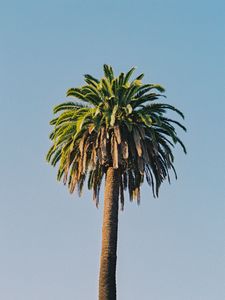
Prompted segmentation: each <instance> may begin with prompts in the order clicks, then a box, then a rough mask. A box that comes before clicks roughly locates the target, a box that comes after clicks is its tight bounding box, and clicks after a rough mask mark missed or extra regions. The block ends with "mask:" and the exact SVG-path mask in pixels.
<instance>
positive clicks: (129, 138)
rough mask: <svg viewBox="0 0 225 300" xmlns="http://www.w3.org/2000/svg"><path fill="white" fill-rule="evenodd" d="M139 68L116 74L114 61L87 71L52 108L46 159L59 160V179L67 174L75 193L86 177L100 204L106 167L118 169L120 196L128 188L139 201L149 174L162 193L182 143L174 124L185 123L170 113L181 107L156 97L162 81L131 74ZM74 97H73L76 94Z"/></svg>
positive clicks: (65, 178)
mask: <svg viewBox="0 0 225 300" xmlns="http://www.w3.org/2000/svg"><path fill="white" fill-rule="evenodd" d="M134 70H135V68H132V69H131V70H130V71H129V72H128V73H126V74H125V73H121V74H120V75H119V76H118V77H115V76H114V73H113V69H112V67H111V66H108V65H104V77H103V78H101V79H100V80H98V79H96V78H94V77H93V76H91V75H88V74H86V75H84V80H85V84H84V85H83V86H81V87H77V88H71V89H69V90H68V92H67V96H69V97H72V99H71V100H70V101H69V102H64V103H62V104H59V105H57V106H56V107H55V108H54V110H53V111H54V113H55V114H58V116H57V117H56V118H55V119H53V120H52V121H51V122H50V124H51V125H53V126H54V128H53V131H52V133H51V134H50V139H51V140H52V143H53V144H52V146H51V148H50V150H49V152H48V154H47V161H49V162H51V164H52V165H53V166H55V165H56V164H57V163H58V165H59V167H58V175H57V179H58V180H61V179H62V180H63V182H64V184H67V185H68V188H69V190H70V192H71V193H72V192H73V191H74V190H75V188H76V187H77V190H78V192H79V194H81V192H82V188H83V184H84V182H85V179H86V178H88V180H87V182H88V188H89V189H92V190H93V198H94V200H95V202H96V205H98V202H99V191H100V185H101V181H102V178H103V175H104V173H105V172H106V170H107V168H108V167H110V166H111V167H113V168H115V169H119V170H120V172H119V173H120V202H121V205H122V207H123V204H124V195H123V191H124V190H126V189H127V188H128V191H129V196H130V200H137V201H138V203H139V201H140V186H141V184H142V183H143V182H144V179H146V181H147V183H148V184H149V185H150V186H151V187H152V193H153V196H154V197H155V196H158V192H159V187H160V185H161V183H162V182H163V181H164V180H165V179H168V181H170V176H169V172H170V170H172V171H173V172H174V174H175V177H176V171H175V168H174V156H173V152H172V149H173V147H174V146H175V144H177V143H178V144H180V145H181V147H182V148H183V150H184V152H185V153H186V149H185V146H184V145H183V143H182V141H181V140H180V139H179V138H178V136H177V133H176V128H175V126H178V127H181V128H182V129H183V130H186V129H185V127H184V126H183V125H182V124H181V123H179V122H178V121H176V120H174V119H171V117H170V116H167V114H168V112H169V111H172V112H175V113H176V114H178V115H179V116H180V117H181V118H184V115H183V113H182V112H181V111H180V110H178V109H177V108H175V107H174V106H172V105H170V104H167V103H161V102H159V103H158V102H155V101H156V100H160V99H161V98H162V97H165V96H164V95H162V93H163V92H164V88H163V87H162V86H161V85H159V84H144V83H142V79H143V77H144V74H141V75H139V76H137V77H136V78H134V79H133V80H130V78H131V76H132V74H133V72H134ZM73 98H75V99H74V100H73Z"/></svg>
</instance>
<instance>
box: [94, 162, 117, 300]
mask: <svg viewBox="0 0 225 300" xmlns="http://www.w3.org/2000/svg"><path fill="white" fill-rule="evenodd" d="M118 198H119V170H118V169H113V168H112V167H110V168H108V170H107V172H106V183H105V194H104V213H103V226H102V253H101V262H100V275H99V300H115V299H116V259H117V256H116V251H117V229H118Z"/></svg>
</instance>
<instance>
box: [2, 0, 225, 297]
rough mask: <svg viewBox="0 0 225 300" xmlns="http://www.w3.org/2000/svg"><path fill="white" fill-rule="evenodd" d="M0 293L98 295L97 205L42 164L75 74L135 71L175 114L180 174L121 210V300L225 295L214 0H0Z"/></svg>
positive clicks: (223, 43) (224, 77) (222, 102)
mask: <svg viewBox="0 0 225 300" xmlns="http://www.w3.org/2000/svg"><path fill="white" fill-rule="evenodd" d="M0 40H1V43H0V51H1V55H0V82H1V89H0V101H1V113H0V115H1V117H0V129H1V132H2V135H1V136H2V139H1V150H0V151H1V155H0V166H1V170H0V241H1V246H0V266H1V267H0V299H4V300H40V299H41V300H64V299H67V300H72V299H73V300H92V299H93V300H94V299H97V287H98V270H99V255H100V246H101V223H102V204H103V203H102V201H101V205H100V208H99V209H96V208H95V206H94V204H93V202H92V200H91V194H90V193H89V192H88V191H85V193H84V195H83V197H82V198H78V196H77V195H76V194H74V195H72V196H71V195H69V193H68V191H67V189H66V188H65V187H64V186H63V185H62V184H60V183H57V182H56V170H55V169H53V168H51V167H50V166H49V165H48V164H47V163H46V162H45V154H46V152H47V150H48V148H49V146H50V142H49V140H48V134H49V132H50V126H49V120H50V119H51V118H52V107H53V106H54V105H56V104H58V103H60V102H62V101H64V100H65V92H66V90H67V89H68V88H70V87H75V86H79V85H80V84H82V82H83V78H82V75H83V74H85V73H91V74H93V75H94V76H101V75H102V65H103V64H104V63H108V64H112V65H113V66H114V68H115V70H116V72H120V71H127V70H128V69H129V68H131V67H132V66H137V73H136V74H139V73H142V72H144V73H145V81H144V82H152V83H161V84H162V85H163V86H164V87H165V88H166V94H167V101H168V102H169V103H171V104H173V105H175V106H177V107H178V108H180V109H181V110H182V111H183V112H184V113H185V116H186V119H185V125H186V126H187V128H188V132H187V134H184V133H182V132H180V134H181V137H182V139H183V140H184V142H185V144H186V145H187V149H188V155H186V156H185V155H184V154H183V153H182V151H181V149H180V148H179V147H178V148H177V149H176V151H175V154H176V161H175V166H176V169H177V171H178V180H177V181H176V180H173V181H172V184H171V185H168V184H167V183H165V184H164V185H163V186H162V188H161V192H160V197H159V199H153V197H152V196H151V192H150V190H149V189H148V187H147V186H145V185H144V186H143V190H142V201H141V205H140V206H139V207H138V206H137V205H136V203H130V202H129V200H128V198H127V201H126V203H125V211H124V212H120V214H119V218H120V221H119V244H118V269H117V282H118V300H120V299H121V300H138V299H141V300H149V299H154V300H224V299H225V285H224V282H225V238H224V227H225V218H224V211H225V201H224V200H225V172H224V169H225V158H224V149H225V138H224V131H225V130H224V129H225V121H224V111H225V2H224V1H223V0H221V1H219V0H215V1H207V0H206V1H203V0H199V1H196V0H189V1H178V0H164V1H162V0H161V1H160V0H159V1H157V0H148V1H147V0H142V1H141V0H140V1H128V0H120V1H118V0H114V1H109V0H104V1H103V0H95V1H85V0H83V1H76V0H75V1H69V0H65V1H57V0H55V1H47V0H46V1H43V0H39V1H25V0H21V1H6V0H5V1H4V0H2V1H0Z"/></svg>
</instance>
